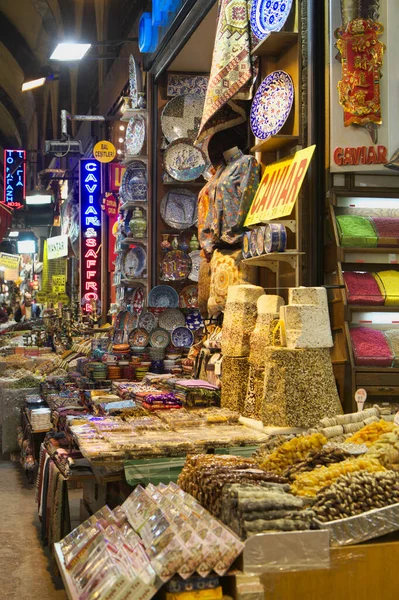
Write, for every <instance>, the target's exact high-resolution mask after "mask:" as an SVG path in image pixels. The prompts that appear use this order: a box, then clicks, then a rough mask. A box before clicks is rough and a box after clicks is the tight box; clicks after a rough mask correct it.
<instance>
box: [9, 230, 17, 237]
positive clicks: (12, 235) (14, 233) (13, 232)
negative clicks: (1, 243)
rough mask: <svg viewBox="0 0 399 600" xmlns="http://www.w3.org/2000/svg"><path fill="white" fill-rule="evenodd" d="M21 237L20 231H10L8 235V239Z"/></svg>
mask: <svg viewBox="0 0 399 600" xmlns="http://www.w3.org/2000/svg"><path fill="white" fill-rule="evenodd" d="M18 236H19V231H10V233H9V234H8V237H18Z"/></svg>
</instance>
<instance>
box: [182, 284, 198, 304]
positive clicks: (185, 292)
mask: <svg viewBox="0 0 399 600" xmlns="http://www.w3.org/2000/svg"><path fill="white" fill-rule="evenodd" d="M179 307H180V308H198V287H197V286H196V285H194V284H193V285H186V287H184V288H183V289H182V291H181V292H180V294H179Z"/></svg>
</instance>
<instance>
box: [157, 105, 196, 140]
mask: <svg viewBox="0 0 399 600" xmlns="http://www.w3.org/2000/svg"><path fill="white" fill-rule="evenodd" d="M204 100H205V98H204V96H202V95H199V94H185V95H183V96H176V97H175V98H172V100H169V102H168V103H167V105H166V106H165V108H164V109H163V111H162V115H161V127H162V132H163V134H164V136H165V137H166V139H167V140H168V142H173V141H175V140H178V139H181V138H188V139H190V140H191V141H194V140H195V139H196V137H197V134H198V130H199V127H200V124H201V119H202V112H203V109H204Z"/></svg>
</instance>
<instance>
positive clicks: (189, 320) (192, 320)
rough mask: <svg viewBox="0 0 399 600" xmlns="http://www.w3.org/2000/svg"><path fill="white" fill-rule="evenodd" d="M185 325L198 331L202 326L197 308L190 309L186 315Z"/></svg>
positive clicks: (202, 322)
mask: <svg viewBox="0 0 399 600" xmlns="http://www.w3.org/2000/svg"><path fill="white" fill-rule="evenodd" d="M186 325H187V327H188V328H189V329H191V331H198V329H201V327H203V326H204V321H203V320H202V317H201V313H200V311H199V310H191V311H190V312H189V313H188V315H187V316H186Z"/></svg>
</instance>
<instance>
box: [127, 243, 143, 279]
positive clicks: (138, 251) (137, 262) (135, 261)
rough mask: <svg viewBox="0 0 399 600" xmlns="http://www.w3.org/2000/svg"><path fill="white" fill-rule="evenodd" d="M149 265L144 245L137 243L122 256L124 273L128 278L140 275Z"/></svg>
mask: <svg viewBox="0 0 399 600" xmlns="http://www.w3.org/2000/svg"><path fill="white" fill-rule="evenodd" d="M146 267H147V254H146V251H145V250H144V248H143V247H142V246H139V245H135V246H132V247H131V248H130V249H129V250H127V251H126V252H125V254H124V255H123V258H122V274H123V277H125V278H126V279H134V278H136V277H140V276H141V275H142V273H143V272H144V270H145V269H146Z"/></svg>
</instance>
